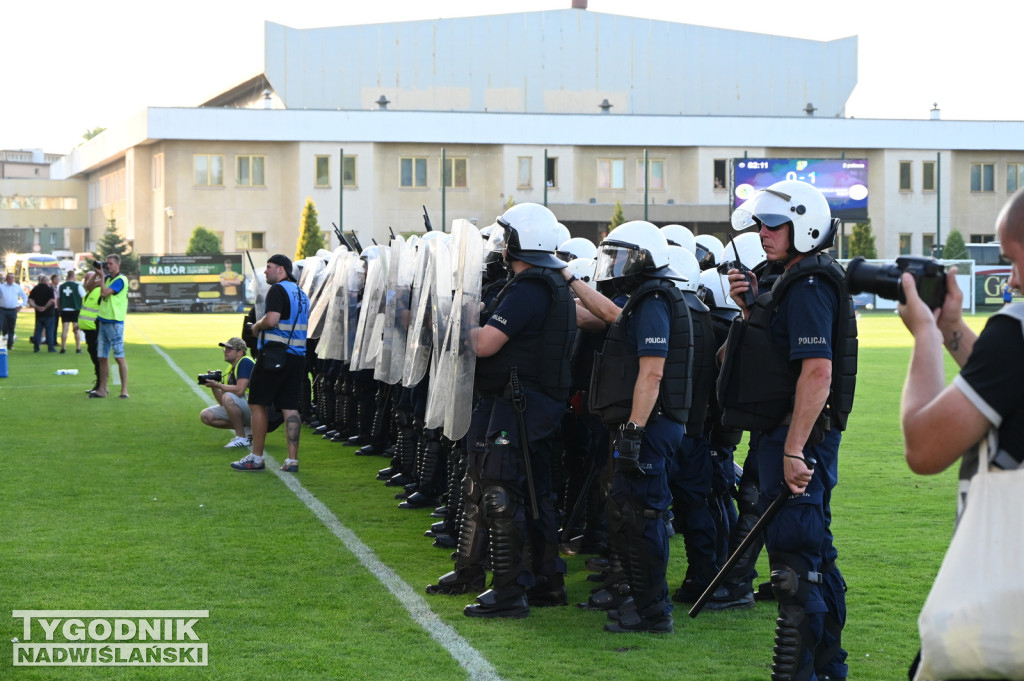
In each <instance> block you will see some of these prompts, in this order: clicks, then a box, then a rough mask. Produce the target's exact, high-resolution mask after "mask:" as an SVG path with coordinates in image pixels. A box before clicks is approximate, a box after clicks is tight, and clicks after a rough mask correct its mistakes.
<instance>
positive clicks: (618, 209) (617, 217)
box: [608, 201, 626, 232]
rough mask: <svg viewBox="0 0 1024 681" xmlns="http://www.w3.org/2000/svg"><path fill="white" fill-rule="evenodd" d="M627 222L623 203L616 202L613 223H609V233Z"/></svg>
mask: <svg viewBox="0 0 1024 681" xmlns="http://www.w3.org/2000/svg"><path fill="white" fill-rule="evenodd" d="M625 221H626V215H625V213H623V212H622V201H616V202H615V209H614V210H613V211H612V221H611V222H609V223H608V231H609V232H610V231H612V230H613V229H615V228H616V227H618V226H619V225H621V224H622V223H624V222H625Z"/></svg>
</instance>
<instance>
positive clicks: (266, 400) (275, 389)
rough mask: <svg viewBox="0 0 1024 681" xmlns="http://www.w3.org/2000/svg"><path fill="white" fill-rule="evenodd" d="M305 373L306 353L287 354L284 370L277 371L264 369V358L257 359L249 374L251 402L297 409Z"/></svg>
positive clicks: (265, 405) (280, 408) (281, 408)
mask: <svg viewBox="0 0 1024 681" xmlns="http://www.w3.org/2000/svg"><path fill="white" fill-rule="evenodd" d="M305 375H306V358H305V356H304V355H292V354H288V355H286V356H285V366H284V371H278V372H276V373H272V372H269V371H264V370H263V363H262V360H261V359H257V360H256V366H255V367H253V370H252V375H251V376H249V404H259V405H262V406H264V407H269V406H271V405H273V406H274V407H277V409H279V410H283V409H292V410H297V409H298V408H299V396H300V395H301V394H302V381H303V378H304V377H305Z"/></svg>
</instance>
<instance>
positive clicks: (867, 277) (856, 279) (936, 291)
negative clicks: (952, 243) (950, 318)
mask: <svg viewBox="0 0 1024 681" xmlns="http://www.w3.org/2000/svg"><path fill="white" fill-rule="evenodd" d="M904 272H910V274H912V275H913V276H914V283H915V284H916V286H917V295H918V296H920V297H921V300H923V301H924V302H925V304H926V305H928V307H929V308H930V309H932V310H937V309H939V308H940V307H942V303H943V302H944V301H945V300H946V267H945V265H943V264H942V263H941V262H939V261H938V260H936V259H935V258H926V257H924V256H918V255H903V256H900V257H898V258H896V264H894V265H873V264H871V263H867V262H865V261H864V258H862V257H860V256H857V257H856V258H854V259H853V260H851V261H850V263H849V264H848V265H847V266H846V281H847V284H848V286H849V288H850V292H851V293H854V294H857V293H864V292H867V293H874V294H875V295H878V296H882V297H883V298H885V299H886V300H898V301H899V302H901V303H906V302H907V298H906V296H905V295H904V294H903V282H902V281H901V280H900V277H901V276H903V273H904Z"/></svg>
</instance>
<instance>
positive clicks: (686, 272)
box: [662, 228, 700, 293]
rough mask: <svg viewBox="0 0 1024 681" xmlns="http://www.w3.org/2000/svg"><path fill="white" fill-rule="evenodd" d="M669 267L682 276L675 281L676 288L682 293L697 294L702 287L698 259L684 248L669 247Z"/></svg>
mask: <svg viewBox="0 0 1024 681" xmlns="http://www.w3.org/2000/svg"><path fill="white" fill-rule="evenodd" d="M662 229H664V228H662ZM668 262H669V266H670V267H671V268H672V269H673V270H675V271H676V272H678V273H679V274H681V275H682V277H681V278H679V279H676V280H675V285H676V288H678V289H680V290H682V291H693V292H695V293H696V291H697V287H698V286H700V264H699V263H698V262H697V257H696V256H695V255H694V254H693V253H691V252H690V251H688V250H686V249H685V248H683V247H682V246H671V245H670V246H669V247H668Z"/></svg>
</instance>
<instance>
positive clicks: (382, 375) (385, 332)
mask: <svg viewBox="0 0 1024 681" xmlns="http://www.w3.org/2000/svg"><path fill="white" fill-rule="evenodd" d="M404 250H405V239H403V238H402V237H401V236H395V237H392V238H391V246H390V249H389V256H388V276H387V284H386V287H385V289H384V316H383V317H382V318H381V346H380V352H378V353H377V362H376V364H375V366H374V370H373V377H374V378H375V379H376V380H378V381H383V382H385V383H387V382H388V380H387V379H388V377H389V375H390V372H391V357H392V355H393V354H394V346H393V345H392V337H393V335H394V331H395V318H396V316H397V312H396V306H397V305H398V273H399V271H400V270H401V266H402V253H403V251H404Z"/></svg>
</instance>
